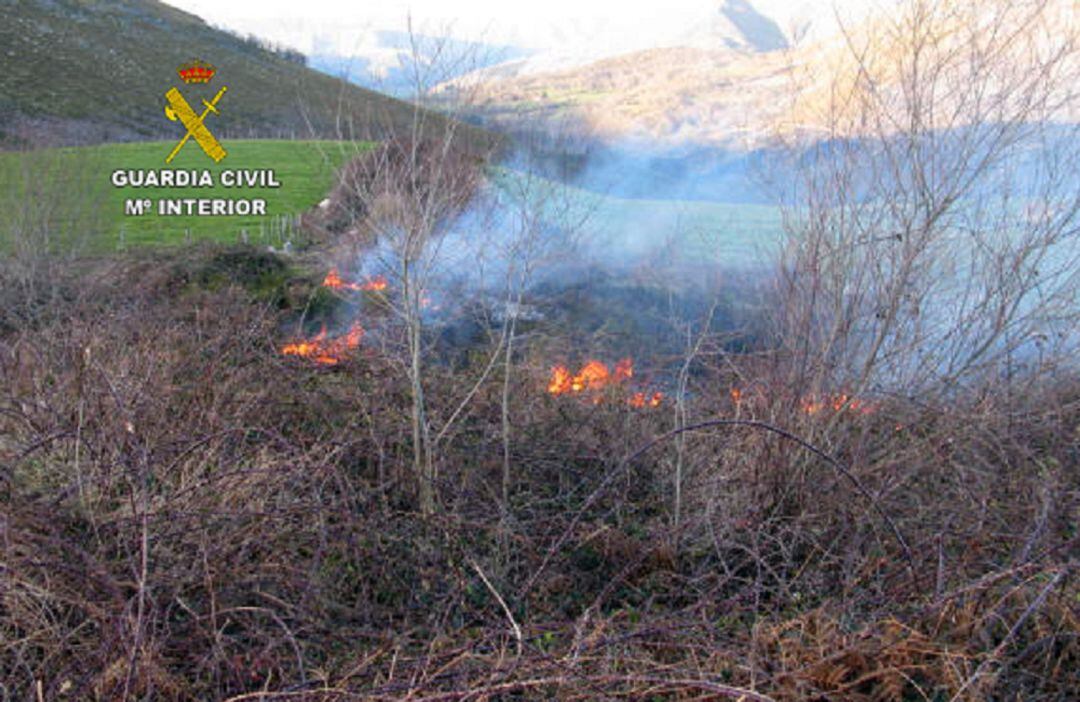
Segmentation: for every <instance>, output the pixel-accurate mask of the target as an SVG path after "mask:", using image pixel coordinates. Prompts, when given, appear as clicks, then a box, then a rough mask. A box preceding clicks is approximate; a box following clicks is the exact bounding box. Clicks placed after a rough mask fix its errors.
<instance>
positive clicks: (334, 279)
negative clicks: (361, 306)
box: [322, 268, 360, 290]
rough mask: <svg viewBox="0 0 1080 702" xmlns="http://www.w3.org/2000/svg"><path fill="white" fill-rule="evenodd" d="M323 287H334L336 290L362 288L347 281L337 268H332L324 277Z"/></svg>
mask: <svg viewBox="0 0 1080 702" xmlns="http://www.w3.org/2000/svg"><path fill="white" fill-rule="evenodd" d="M322 284H323V287H325V288H332V289H334V290H360V286H359V285H357V284H356V283H346V282H345V281H344V280H342V279H341V276H340V275H339V274H338V270H337V268H331V269H330V270H329V272H327V274H326V277H325V278H323V282H322Z"/></svg>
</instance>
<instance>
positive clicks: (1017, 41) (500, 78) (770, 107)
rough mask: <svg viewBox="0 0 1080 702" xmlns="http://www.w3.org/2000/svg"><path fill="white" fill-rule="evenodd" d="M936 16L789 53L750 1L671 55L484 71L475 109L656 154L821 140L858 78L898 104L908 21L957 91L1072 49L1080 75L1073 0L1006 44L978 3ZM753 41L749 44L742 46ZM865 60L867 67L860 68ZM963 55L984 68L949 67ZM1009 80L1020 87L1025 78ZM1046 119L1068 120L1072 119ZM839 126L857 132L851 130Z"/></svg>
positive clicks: (1068, 66) (850, 32) (872, 24)
mask: <svg viewBox="0 0 1080 702" xmlns="http://www.w3.org/2000/svg"><path fill="white" fill-rule="evenodd" d="M1000 6H1002V4H1001V3H997V4H994V7H1000ZM934 7H935V9H934V11H933V13H932V14H930V15H927V16H925V17H922V16H919V17H917V18H916V17H913V16H911V15H910V12H911V10H910V8H909V9H907V10H901V9H897V10H895V11H892V12H890V13H882V14H881V15H879V16H875V17H874V18H872V19H869V18H868V19H864V20H863V21H861V22H858V23H855V24H852V25H849V26H847V27H845V33H844V34H843V35H831V36H827V37H826V38H823V39H821V40H819V41H812V42H805V43H801V44H797V45H793V46H784V45H783V43H782V38H781V37H780V35H778V34H777V33H776V32H775V31H774V30H775V29H776V27H777V24H776V23H775V22H772V21H771V20H769V19H768V18H767V17H766V16H764V15H761V14H760V13H751V10H752V7H751V6H750V5H749V4H746V3H733V2H727V3H724V4H723V5H722V6H721V9H722V10H725V11H730V12H729V13H728V14H724V12H719V13H714V14H713V15H710V18H711V21H710V22H706V21H704V20H703V21H702V22H701V23H699V26H698V28H697V29H696V30H695V31H694V32H691V33H688V34H686V35H685V36H683V37H682V38H681V39H680V40H679V41H678V42H673V43H671V44H669V45H663V46H660V45H658V46H655V47H653V48H647V49H642V50H634V51H627V52H624V53H621V54H618V55H610V56H605V57H603V58H600V59H598V60H593V61H589V62H580V63H576V64H574V63H564V64H559V63H558V62H552V61H548V62H547V63H544V59H545V57H543V56H540V57H533V58H530V59H528V61H527V62H517V63H507V64H503V65H499V66H494V67H491V68H489V69H486V70H485V71H483V72H481V73H480V74H479V76H478V77H479V78H481V79H482V80H483V91H482V96H481V98H480V104H481V109H480V110H479V111H480V112H481V114H482V117H483V118H484V119H485V120H487V121H488V122H489V123H497V124H501V125H504V126H511V127H512V126H513V125H527V124H543V123H554V124H565V123H567V122H570V123H577V124H582V125H584V126H585V132H586V133H588V134H592V135H595V136H598V137H600V138H601V139H604V140H606V141H608V142H609V143H618V144H620V145H623V146H625V145H628V144H629V145H637V146H641V145H647V146H649V147H650V148H652V149H654V150H658V151H662V152H671V151H675V152H677V151H679V150H684V151H685V150H691V151H694V150H699V149H701V148H703V147H709V148H719V149H727V150H734V151H740V150H750V149H754V148H757V147H760V146H762V145H763V144H764V143H766V142H767V141H768V139H769V137H770V136H773V135H775V134H777V133H786V132H792V131H800V132H806V133H810V134H821V133H826V132H827V131H828V130H829V128H830V126H831V127H834V128H835V127H837V125H838V123H840V122H844V121H845V120H848V121H852V120H855V119H856V118H857V116H858V115H856V114H855V112H856V110H857V107H858V104H859V103H858V101H855V100H847V101H845V100H844V99H843V98H841V97H838V96H844V95H848V94H850V93H851V92H852V91H853V90H854V88H855V86H856V83H857V81H858V80H859V79H860V77H861V78H863V79H866V78H867V77H869V79H870V81H871V82H872V84H873V85H874V86H876V88H875V89H876V90H878V91H879V92H882V93H887V94H888V95H889V100H891V101H893V103H895V104H902V103H903V95H904V91H905V89H906V88H907V86H906V85H905V80H906V76H905V75H904V70H905V68H904V67H905V63H904V62H905V60H907V59H906V57H907V53H905V52H908V53H910V52H911V51H912V49H911V46H910V43H909V42H910V41H912V38H911V36H910V35H909V34H908V33H905V32H904V31H903V28H904V27H908V26H909V25H912V23H913V22H915V21H916V20H917V21H918V23H920V26H921V27H922V28H923V30H926V29H928V28H929V27H930V25H931V24H933V25H934V27H935V29H934V32H936V34H934V35H933V36H931V35H930V34H927V35H926V36H924V37H922V38H921V39H920V41H923V42H925V45H926V47H927V50H928V51H929V50H933V51H934V52H935V53H934V58H935V60H937V61H939V62H941V66H942V67H945V66H947V67H948V68H949V70H950V71H952V72H953V74H955V75H954V76H953V77H951V78H950V80H954V81H959V82H958V84H959V85H964V84H965V83H966V80H965V79H964V78H963V77H962V76H964V75H965V72H966V74H967V75H968V78H970V76H971V75H974V74H975V73H977V72H978V71H979V70H987V69H986V66H987V65H989V62H991V61H994V62H997V63H996V64H995V65H998V66H1008V65H1012V66H1013V69H1014V70H1015V69H1016V67H1018V66H1025V65H1029V66H1034V65H1035V64H1036V63H1037V62H1038V61H1039V60H1040V59H1039V58H1036V57H1042V60H1046V57H1049V56H1055V52H1067V56H1066V57H1064V58H1063V60H1061V61H1060V62H1058V63H1059V65H1060V71H1061V72H1064V71H1065V70H1071V71H1074V72H1075V71H1076V70H1077V65H1078V63H1077V59H1076V52H1075V50H1073V49H1071V47H1072V46H1075V41H1076V38H1075V37H1076V32H1077V26H1078V24H1077V15H1076V9H1075V8H1076V6H1075V4H1074V3H1071V2H1069V1H1068V0H1053V1H1052V2H1047V3H1045V4H1042V3H1034V4H1031V5H1030V6H1029V5H1027V4H1022V5H1018V6H1016V7H1015V8H1014V9H1010V10H1009V11H1008V12H1009V16H1008V20H1009V22H1011V23H1013V24H1015V25H1016V26H1017V29H1018V31H1016V32H1013V33H1009V34H1007V35H1002V34H1000V33H997V34H995V33H994V32H993V31H991V30H992V27H993V26H994V23H995V22H997V21H1000V19H999V15H1000V12H999V13H997V14H995V12H993V11H991V9H989V8H984V9H979V5H977V4H974V3H948V2H945V3H940V4H939V5H935V6H934ZM732 8H742V9H744V10H745V13H743V14H738V13H735V12H734V10H733V9H732ZM733 17H734V18H735V19H738V22H735V21H734V20H733ZM978 27H985V31H983V32H980V31H979V30H978V29H977V28H978ZM744 28H745V29H744ZM971 28H976V29H975V30H972V29H971ZM751 29H753V30H754V31H751ZM736 30H738V32H736ZM747 32H749V34H747ZM748 36H756V37H758V39H757V40H755V41H749V40H748V39H747V37H748ZM739 37H742V39H741V40H738V41H737V40H736V39H738V38H739ZM965 52H967V53H965ZM860 54H862V55H865V56H867V57H869V58H868V59H867V60H866V62H864V63H863V64H860V63H859V61H858V60H856V57H857V56H858V55H860ZM969 54H970V55H974V56H977V57H979V58H978V60H979V61H982V62H984V65H983V66H982V67H980V66H975V65H969V63H965V62H964V61H960V60H957V59H956V58H955V57H956V56H966V55H969ZM1006 56H1007V57H1008V58H1005V57H1006ZM923 60H924V61H925V60H929V59H927V58H925V57H924V59H923ZM937 70H938V72H939V73H940V72H941V70H943V69H942V68H938V69H937ZM1017 73H1018V75H1016V76H1015V79H1016V80H1019V79H1020V78H1021V77H1022V71H1019V70H1017ZM1059 82H1061V83H1062V84H1069V81H1067V80H1060V79H1059ZM1007 84H1008V81H1000V80H999V81H995V82H994V83H993V86H994V87H995V89H997V90H1002V89H1004V88H1006V87H1007ZM456 85H457V83H454V82H450V83H448V84H447V85H446V86H444V89H445V90H447V91H448V92H452V91H453V90H454V89H455V87H456ZM937 98H938V101H939V103H940V104H941V105H949V107H950V108H953V109H957V110H958V109H960V108H961V106H960V105H956V104H950V103H949V101H950V100H951V99H953V98H951V97H950V96H948V95H941V96H937ZM1047 108H1048V109H1049V108H1050V106H1047ZM1054 117H1055V118H1057V119H1062V120H1075V119H1076V115H1075V114H1071V113H1064V114H1056V115H1054ZM961 121H962V120H961ZM953 126H955V125H953ZM843 129H848V130H850V133H852V134H854V133H857V128H856V125H854V124H850V125H847V126H846V127H843Z"/></svg>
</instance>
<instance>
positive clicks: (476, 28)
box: [167, 0, 879, 54]
mask: <svg viewBox="0 0 1080 702" xmlns="http://www.w3.org/2000/svg"><path fill="white" fill-rule="evenodd" d="M167 1H168V2H169V4H172V5H175V6H177V7H179V8H181V9H184V10H187V11H189V12H192V13H194V14H196V15H199V16H200V17H202V18H203V19H205V20H207V21H208V22H210V23H211V24H215V25H219V26H225V27H228V28H229V29H233V30H237V31H240V32H243V33H252V34H256V35H258V36H261V37H264V38H267V39H272V40H274V41H277V42H280V43H283V44H286V45H289V46H292V47H293V48H296V49H299V50H301V51H304V52H307V53H311V52H313V51H315V50H319V49H326V48H327V47H329V48H330V49H331V50H333V51H336V52H338V53H342V54H348V53H349V52H350V48H349V47H350V44H354V43H358V44H359V43H364V39H363V38H362V37H358V35H359V34H361V33H363V32H364V31H370V30H386V29H399V30H400V29H404V28H405V23H406V18H407V17H408V16H409V15H410V14H411V16H412V18H413V21H414V27H416V28H418V31H420V32H428V33H434V32H435V31H438V33H450V34H452V35H454V36H456V37H458V38H462V39H469V40H474V41H484V42H486V43H491V44H506V45H513V46H517V47H523V48H531V49H541V50H543V49H557V48H565V47H568V46H573V45H574V44H581V43H585V42H588V41H590V39H591V38H593V37H596V36H597V34H596V33H597V32H602V33H603V34H604V36H605V39H604V40H605V41H608V42H610V41H613V40H619V39H624V40H625V41H626V43H627V44H628V45H632V44H638V45H642V44H647V43H648V41H649V38H650V36H649V35H656V36H668V35H670V36H675V35H677V33H678V32H679V31H681V30H682V29H683V28H692V27H693V26H694V25H695V24H696V23H699V22H701V21H702V19H703V18H707V17H708V16H709V15H710V14H711V13H714V12H715V11H716V8H717V7H718V6H719V5H720V4H721V1H722V0H664V1H663V2H662V3H635V2H628V1H627V0H543V1H542V2H528V3H524V2H523V3H515V2H507V0H407V1H402V2H392V1H388V0H382V1H381V2H372V1H370V0H369V1H367V2H357V1H355V0H354V1H353V2H341V1H340V0H337V1H335V0H303V1H301V2H296V0H230V1H229V2H221V0H167ZM875 1H879V0H831V2H833V3H837V4H838V6H839V7H840V9H841V12H842V13H844V14H850V13H861V12H864V11H865V9H866V7H867V6H869V5H872V4H873V3H874V2H875ZM750 2H751V4H752V5H753V6H754V7H755V8H756V9H757V10H759V11H760V12H762V13H763V14H766V15H768V16H770V17H771V18H773V19H774V20H775V21H776V22H777V23H778V24H779V25H780V27H781V29H782V30H787V29H788V28H789V26H790V25H791V24H792V23H793V22H801V21H805V20H806V19H808V18H814V19H817V20H818V21H819V22H820V20H821V18H822V15H827V14H830V13H829V11H828V9H827V8H828V7H829V4H830V0H817V1H816V2H814V1H813V0H750ZM447 28H449V31H447Z"/></svg>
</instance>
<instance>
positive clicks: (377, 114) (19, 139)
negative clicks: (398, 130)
mask: <svg viewBox="0 0 1080 702" xmlns="http://www.w3.org/2000/svg"><path fill="white" fill-rule="evenodd" d="M0 16H2V18H3V19H2V21H0V47H3V48H2V49H0V145H2V144H4V143H7V144H27V143H30V144H38V143H41V142H46V143H49V144H53V145H55V144H86V143H95V142H102V141H122V140H134V139H147V138H174V137H175V138H179V136H180V135H182V134H183V131H182V129H183V128H182V127H181V126H180V125H179V124H177V123H175V122H170V121H169V120H167V119H166V118H165V116H164V111H163V110H164V106H165V99H164V94H165V91H166V90H168V89H169V88H170V87H171V86H178V87H180V88H181V91H182V92H183V93H184V95H185V96H186V97H187V99H188V100H189V102H191V103H193V104H197V102H198V101H199V100H200V99H202V98H205V97H210V96H212V95H213V93H214V92H215V91H216V90H217V89H218V88H219V87H220V86H222V85H226V86H228V88H229V90H228V93H227V94H226V95H225V97H224V98H223V99H222V102H221V105H220V109H221V115H220V116H216V117H214V118H213V119H212V121H210V122H208V125H210V127H211V129H212V131H213V132H214V133H215V134H217V135H218V136H219V137H230V136H231V137H232V138H238V137H310V136H312V135H316V136H323V137H337V136H340V135H341V134H340V132H343V131H344V132H349V130H350V129H354V130H355V131H356V132H357V134H355V135H354V134H350V133H346V134H345V135H344V136H367V135H369V134H372V133H377V132H378V131H379V130H378V128H377V127H376V125H386V124H393V123H398V122H400V121H402V120H406V119H408V118H409V117H410V114H411V108H410V107H408V106H407V105H405V104H404V103H402V102H400V101H397V100H394V99H392V98H388V97H386V96H384V95H380V94H378V93H375V92H372V91H369V90H365V89H363V88H359V87H357V86H353V85H348V84H344V83H343V82H342V81H340V80H338V79H336V78H332V77H330V76H327V75H325V74H322V73H319V72H317V71H314V70H311V69H309V68H307V67H305V66H304V65H302V64H301V63H298V62H297V60H298V59H299V58H300V57H298V56H295V55H293V56H288V55H285V54H283V53H275V52H272V51H268V50H266V49H265V48H262V47H260V46H259V45H258V44H257V43H256V42H253V41H249V40H244V39H242V38H240V37H237V36H235V35H233V34H230V33H228V32H225V31H222V30H218V29H215V28H213V27H211V26H209V25H207V24H206V23H205V22H204V21H203V20H201V19H199V18H198V17H195V16H193V15H190V14H188V13H185V12H182V11H180V10H177V9H175V8H173V7H170V6H168V5H165V4H163V3H160V2H156V0H120V1H109V2H105V1H103V0H54V1H51V2H28V1H25V0H0ZM192 58H199V59H202V60H204V61H208V62H210V63H212V64H213V65H214V66H215V67H217V69H218V72H217V75H216V77H215V78H214V79H213V81H212V82H211V84H210V85H204V86H195V85H185V84H184V83H182V82H181V81H180V79H179V77H178V76H177V74H176V68H177V66H178V65H180V64H181V63H183V62H185V61H188V60H190V59H192ZM338 113H340V115H341V117H342V119H341V120H340V122H339V121H338V120H337V117H338ZM339 124H340V125H351V126H350V127H342V128H341V129H339V128H338V126H337V125H339Z"/></svg>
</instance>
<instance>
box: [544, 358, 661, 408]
mask: <svg viewBox="0 0 1080 702" xmlns="http://www.w3.org/2000/svg"><path fill="white" fill-rule="evenodd" d="M633 377H634V361H633V359H630V358H624V359H622V360H620V361H619V362H617V363H616V364H615V366H614V368H613V369H611V368H608V366H607V365H606V364H605V363H603V362H601V361H596V360H590V361H587V362H586V363H585V365H584V366H582V367H581V370H579V371H578V372H577V373H576V374H575V373H572V372H571V371H570V369H569V368H567V367H566V366H561V365H560V366H554V367H553V368H552V369H551V379H550V380H549V381H548V386H547V391H548V393H550V394H552V395H569V394H579V393H583V392H586V391H588V392H592V393H594V395H593V397H592V402H593V404H600V403H601V402H602V401H603V396H602V395H600V394H597V393H599V391H601V390H603V389H604V388H607V387H611V386H615V385H621V384H622V383H624V382H625V381H627V380H630V379H631V378H633ZM663 399H664V394H663V393H660V392H654V393H651V394H650V393H647V392H644V391H639V392H635V393H633V394H632V395H631V396H630V397H629V398H627V400H626V403H627V404H628V405H630V406H631V407H635V408H644V407H659V406H660V404H661V403H662V402H663Z"/></svg>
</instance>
